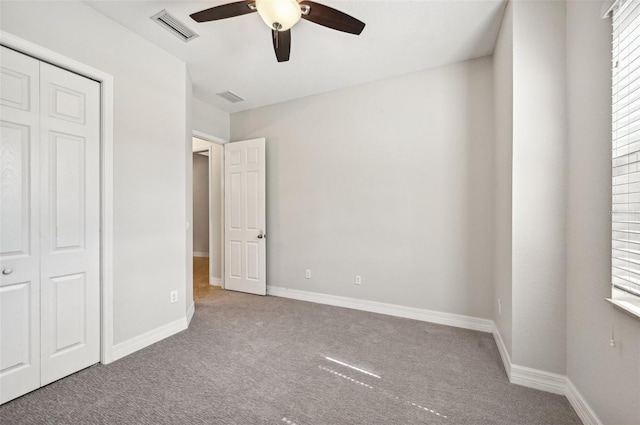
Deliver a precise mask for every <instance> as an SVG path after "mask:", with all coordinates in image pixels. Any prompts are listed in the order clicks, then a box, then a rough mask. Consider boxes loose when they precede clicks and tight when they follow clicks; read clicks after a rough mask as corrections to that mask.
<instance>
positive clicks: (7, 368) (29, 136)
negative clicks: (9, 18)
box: [0, 47, 40, 403]
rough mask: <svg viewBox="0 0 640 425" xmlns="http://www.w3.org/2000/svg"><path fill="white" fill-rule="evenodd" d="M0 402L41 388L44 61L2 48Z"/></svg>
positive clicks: (0, 128) (0, 85)
mask: <svg viewBox="0 0 640 425" xmlns="http://www.w3.org/2000/svg"><path fill="white" fill-rule="evenodd" d="M0 49H2V50H0V54H1V55H2V56H1V58H2V62H1V64H0V65H1V66H0V131H1V137H0V164H1V171H0V173H1V175H0V269H2V275H0V403H4V402H6V401H8V400H11V399H13V398H16V397H18V396H20V395H22V394H24V393H26V392H29V391H32V390H34V389H36V388H38V387H39V386H40V241H39V235H40V229H39V219H40V217H39V209H38V205H39V184H38V182H39V169H40V166H39V164H40V157H39V137H40V135H39V132H38V122H39V118H40V117H39V109H40V107H39V104H40V99H39V96H38V85H39V79H38V78H39V77H38V74H39V62H38V61H37V60H35V59H33V58H30V57H28V56H24V55H21V54H19V53H16V52H14V51H13V50H9V49H6V48H4V47H0Z"/></svg>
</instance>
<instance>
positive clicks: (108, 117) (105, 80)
mask: <svg viewBox="0 0 640 425" xmlns="http://www.w3.org/2000/svg"><path fill="white" fill-rule="evenodd" d="M0 44H1V45H3V46H5V47H8V48H10V49H13V50H15V51H18V52H20V53H23V54H25V55H27V56H31V57H33V58H35V59H38V60H40V61H43V62H47V63H50V64H51V65H55V66H57V67H59V68H63V69H66V70H68V71H71V72H74V73H76V74H79V75H81V76H83V77H86V78H89V79H91V80H94V81H97V82H98V83H100V310H101V311H100V362H101V363H103V364H107V363H111V362H112V361H113V99H114V95H113V76H112V75H110V74H108V73H106V72H103V71H100V70H98V69H96V68H93V67H91V66H88V65H85V64H83V63H81V62H78V61H76V60H74V59H72V58H70V57H68V56H64V55H61V54H59V53H57V52H54V51H52V50H49V49H46V48H44V47H42V46H39V45H37V44H35V43H32V42H30V41H27V40H24V39H22V38H20V37H17V36H15V35H13V34H10V33H8V32H6V31H3V30H0Z"/></svg>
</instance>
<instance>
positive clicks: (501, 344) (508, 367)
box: [493, 325, 511, 382]
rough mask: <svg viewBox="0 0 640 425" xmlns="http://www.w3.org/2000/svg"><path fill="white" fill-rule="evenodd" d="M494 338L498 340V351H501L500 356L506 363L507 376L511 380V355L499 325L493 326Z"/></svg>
mask: <svg viewBox="0 0 640 425" xmlns="http://www.w3.org/2000/svg"><path fill="white" fill-rule="evenodd" d="M493 339H494V340H495V341H496V346H498V353H500V358H501V359H502V364H503V365H504V371H505V372H507V378H509V382H511V356H510V355H509V350H507V346H506V345H504V341H503V340H502V335H500V331H498V327H497V326H495V325H494V327H493Z"/></svg>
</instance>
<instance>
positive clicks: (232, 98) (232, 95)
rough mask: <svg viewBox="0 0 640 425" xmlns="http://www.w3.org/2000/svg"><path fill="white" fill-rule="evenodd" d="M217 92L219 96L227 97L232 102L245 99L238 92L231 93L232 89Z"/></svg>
mask: <svg viewBox="0 0 640 425" xmlns="http://www.w3.org/2000/svg"><path fill="white" fill-rule="evenodd" d="M216 94H217V95H218V96H220V97H223V98H225V99H227V100H228V101H229V102H231V103H238V102H242V101H243V100H244V99H243V98H241V97H240V96H238V95H237V94H235V93H231V92H230V91H225V92H222V93H216Z"/></svg>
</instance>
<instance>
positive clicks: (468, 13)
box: [87, 0, 506, 112]
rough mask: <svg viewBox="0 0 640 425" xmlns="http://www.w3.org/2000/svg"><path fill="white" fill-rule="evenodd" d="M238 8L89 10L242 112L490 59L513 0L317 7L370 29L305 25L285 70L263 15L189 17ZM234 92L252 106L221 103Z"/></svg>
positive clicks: (134, 4)
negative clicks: (183, 29)
mask: <svg viewBox="0 0 640 425" xmlns="http://www.w3.org/2000/svg"><path fill="white" fill-rule="evenodd" d="M231 1H234V0H209V1H196V2H194V1H155V0H152V1H148V0H147V1H87V3H88V4H89V5H90V6H92V7H93V8H95V9H96V10H98V11H99V12H101V13H103V14H104V15H106V16H108V17H110V18H112V19H114V20H115V21H117V22H119V23H120V24H122V25H124V26H125V27H127V28H129V29H131V30H133V31H134V32H136V33H138V34H139V35H141V36H142V37H144V38H146V39H147V40H149V41H151V42H152V43H154V44H156V45H158V46H160V47H161V48H163V49H164V50H166V51H168V52H169V53H171V54H173V55H174V56H177V57H178V58H180V59H182V60H184V61H185V62H186V63H187V64H188V68H189V73H190V74H191V78H192V80H193V84H194V95H195V96H196V97H198V98H199V99H201V100H203V101H205V102H207V103H209V104H211V105H214V106H216V107H218V108H220V109H222V110H225V111H227V112H237V111H242V110H246V109H252V108H256V107H260V106H264V105H269V104H272V103H277V102H283V101H286V100H291V99H295V98H301V97H305V96H309V95H313V94H318V93H323V92H327V91H331V90H336V89H340V88H344V87H349V86H353V85H357V84H362V83H366V82H370V81H375V80H380V79H383V78H387V77H391V76H395V75H401V74H406V73H410V72H415V71H419V70H423V69H427V68H432V67H435V66H441V65H445V64H450V63H454V62H459V61H462V60H466V59H471V58H476V57H481V56H485V55H489V54H491V53H492V52H493V47H494V45H495V40H496V37H497V34H498V30H499V26H500V21H501V19H502V14H503V10H504V6H505V1H506V0H469V1H460V0H438V1H434V0H412V1H407V0H395V1H393V0H392V1H389V0H387V1H383V0H357V1H353V0H349V1H346V0H342V1H341V0H316V1H317V2H319V3H323V4H325V5H327V6H331V7H333V8H336V9H338V10H341V11H343V12H345V13H348V14H349V15H352V16H354V17H356V18H358V19H360V20H361V21H363V22H365V23H366V25H367V26H366V27H365V29H364V31H363V32H362V34H361V35H359V36H354V35H351V34H346V33H342V32H339V31H334V30H331V29H329V28H325V27H322V26H319V25H316V24H314V23H312V22H308V21H305V20H301V21H300V22H299V23H298V24H297V25H296V26H294V27H293V28H292V30H291V38H292V41H291V59H290V61H289V62H282V63H278V62H277V61H276V58H275V54H274V52H273V45H272V42H271V31H270V29H269V28H268V27H267V26H266V25H265V24H264V23H263V21H262V19H260V16H258V14H257V13H253V14H248V15H244V16H238V17H235V18H230V19H226V20H221V21H215V22H208V23H201V24H199V23H196V22H195V21H193V20H192V19H191V18H190V17H189V15H190V14H191V13H194V12H197V11H200V10H202V9H206V8H209V7H213V6H217V5H220V4H224V3H229V2H231ZM162 9H166V10H167V11H168V12H169V13H170V14H172V15H173V16H175V17H176V18H178V20H180V21H181V22H182V23H183V24H185V25H187V26H188V27H189V28H191V29H192V30H194V31H195V32H196V33H198V34H199V35H200V36H199V37H198V38H196V39H194V40H192V41H190V42H187V43H185V42H183V41H181V40H180V39H178V38H177V37H175V36H174V35H172V34H171V33H169V32H168V31H167V30H166V29H164V28H163V27H161V26H160V25H158V24H157V23H155V22H154V21H152V20H151V19H149V18H150V17H151V16H153V15H155V14H156V13H158V12H159V11H161V10H162ZM226 90H230V91H232V92H234V93H235V94H237V95H239V96H241V97H242V98H244V99H245V101H244V102H240V103H236V104H232V103H229V102H228V101H226V100H224V99H221V98H220V97H218V96H216V93H220V92H223V91H226Z"/></svg>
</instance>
